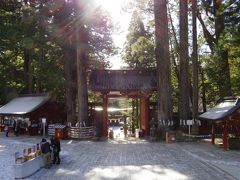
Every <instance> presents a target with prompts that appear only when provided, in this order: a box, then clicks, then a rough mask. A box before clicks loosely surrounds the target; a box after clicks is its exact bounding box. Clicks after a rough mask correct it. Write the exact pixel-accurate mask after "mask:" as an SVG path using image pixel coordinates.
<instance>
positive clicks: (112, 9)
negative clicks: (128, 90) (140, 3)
mask: <svg viewBox="0 0 240 180" xmlns="http://www.w3.org/2000/svg"><path fill="white" fill-rule="evenodd" d="M129 1H130V0H99V3H100V4H101V5H102V6H103V7H104V8H105V9H106V10H107V11H109V13H110V14H111V16H112V19H113V23H114V24H116V23H118V24H119V26H120V30H119V32H118V34H114V35H113V40H114V43H115V45H116V46H117V47H119V48H120V50H119V54H118V55H116V56H114V57H112V58H111V59H109V60H110V62H111V63H112V69H120V67H121V66H122V65H123V62H122V60H121V54H120V52H121V50H122V48H123V44H124V42H125V40H126V35H127V30H128V27H129V23H130V19H131V14H129V13H127V12H124V11H123V10H122V7H123V6H124V5H125V4H126V3H128V2H129Z"/></svg>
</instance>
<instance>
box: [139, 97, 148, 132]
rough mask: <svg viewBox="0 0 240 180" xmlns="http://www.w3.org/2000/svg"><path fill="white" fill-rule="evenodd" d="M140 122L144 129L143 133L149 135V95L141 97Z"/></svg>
mask: <svg viewBox="0 0 240 180" xmlns="http://www.w3.org/2000/svg"><path fill="white" fill-rule="evenodd" d="M140 124H141V126H140V127H141V129H144V133H145V135H147V136H148V135H149V97H145V96H144V97H141V105H140Z"/></svg>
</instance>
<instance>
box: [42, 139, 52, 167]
mask: <svg viewBox="0 0 240 180" xmlns="http://www.w3.org/2000/svg"><path fill="white" fill-rule="evenodd" d="M41 151H42V154H43V160H44V167H45V168H50V166H51V154H50V144H49V142H47V140H46V139H42V142H41Z"/></svg>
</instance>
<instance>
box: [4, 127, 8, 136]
mask: <svg viewBox="0 0 240 180" xmlns="http://www.w3.org/2000/svg"><path fill="white" fill-rule="evenodd" d="M4 131H5V134H6V137H8V125H7V124H6V125H5V127H4Z"/></svg>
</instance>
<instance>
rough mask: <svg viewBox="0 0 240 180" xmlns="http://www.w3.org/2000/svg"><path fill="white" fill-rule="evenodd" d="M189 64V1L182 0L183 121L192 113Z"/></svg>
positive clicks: (181, 88) (180, 91)
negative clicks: (190, 106)
mask: <svg viewBox="0 0 240 180" xmlns="http://www.w3.org/2000/svg"><path fill="white" fill-rule="evenodd" d="M188 66H189V60H188V1H187V0H180V83H179V86H180V88H179V93H180V94H179V117H180V121H182V123H185V121H186V120H187V119H188V118H189V114H190V109H189V97H190V96H189V80H188Z"/></svg>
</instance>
